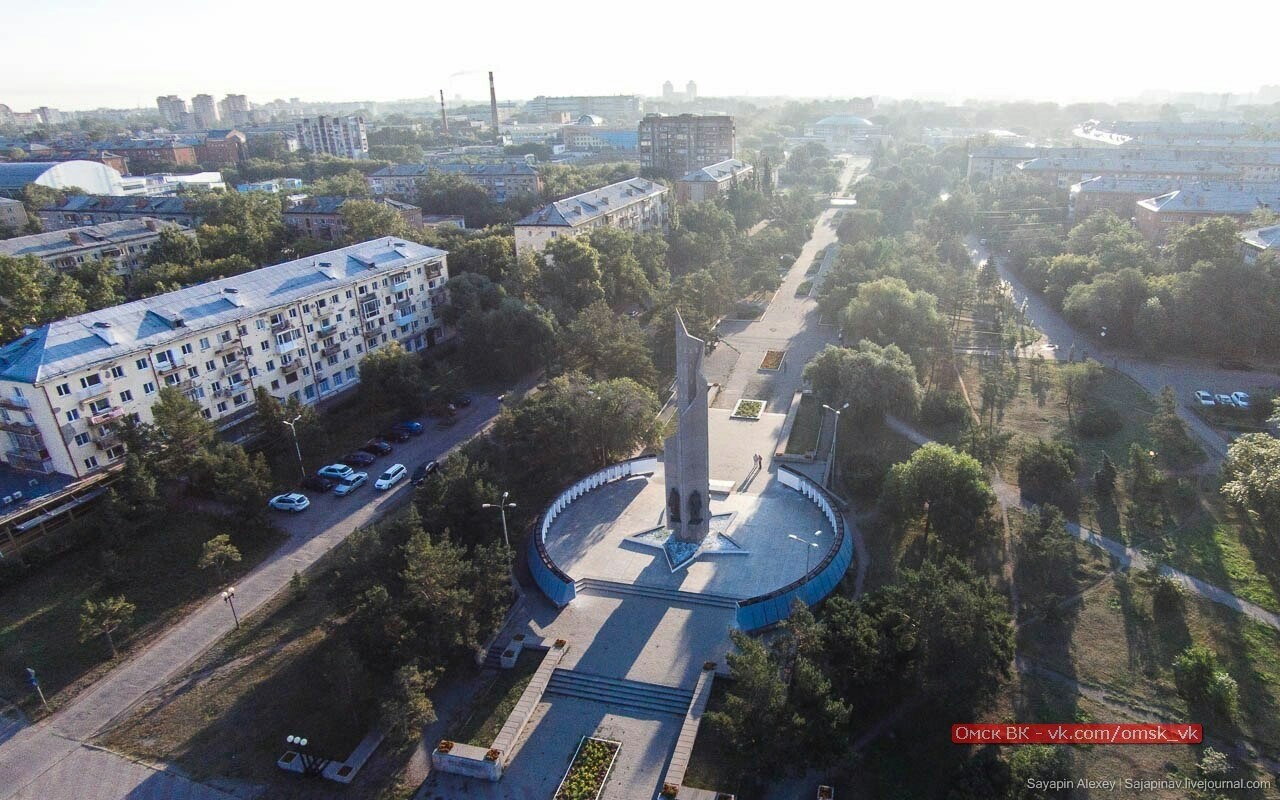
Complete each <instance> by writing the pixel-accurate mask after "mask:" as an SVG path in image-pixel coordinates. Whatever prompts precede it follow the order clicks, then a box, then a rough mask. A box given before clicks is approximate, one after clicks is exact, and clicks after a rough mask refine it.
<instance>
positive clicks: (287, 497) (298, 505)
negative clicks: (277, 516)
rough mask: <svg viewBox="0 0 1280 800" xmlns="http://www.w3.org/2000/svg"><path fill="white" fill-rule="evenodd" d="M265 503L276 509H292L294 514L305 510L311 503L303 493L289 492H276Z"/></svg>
mask: <svg viewBox="0 0 1280 800" xmlns="http://www.w3.org/2000/svg"><path fill="white" fill-rule="evenodd" d="M267 505H269V506H271V507H272V508H274V509H275V510H276V511H292V512H294V513H295V514H296V513H298V512H300V511H306V510H307V508H308V507H309V506H310V505H311V501H310V500H308V499H307V496H306V495H305V494H298V493H297V492H291V493H289V494H278V495H276V496H275V497H273V498H271V500H269V501H268V502H267Z"/></svg>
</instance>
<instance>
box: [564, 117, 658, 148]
mask: <svg viewBox="0 0 1280 800" xmlns="http://www.w3.org/2000/svg"><path fill="white" fill-rule="evenodd" d="M560 138H561V139H563V140H564V146H565V147H566V148H567V149H569V150H572V151H574V152H584V151H585V152H595V151H600V150H619V151H622V152H626V153H636V152H638V151H639V149H640V136H639V133H638V132H637V131H636V129H635V128H634V127H627V128H619V127H617V126H609V125H606V124H605V122H604V119H603V118H601V117H598V116H595V115H592V114H584V115H583V116H581V117H578V120H577V122H575V123H574V124H572V125H565V126H564V127H563V128H561V129H560Z"/></svg>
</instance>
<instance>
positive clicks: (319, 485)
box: [301, 475, 337, 494]
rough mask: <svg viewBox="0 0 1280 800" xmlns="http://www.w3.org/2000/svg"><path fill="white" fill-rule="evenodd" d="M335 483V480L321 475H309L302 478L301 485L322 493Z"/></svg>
mask: <svg viewBox="0 0 1280 800" xmlns="http://www.w3.org/2000/svg"><path fill="white" fill-rule="evenodd" d="M335 483H337V481H336V480H332V479H330V478H326V477H325V476H323V475H310V476H308V477H306V478H303V479H302V484H301V486H302V488H303V489H314V490H315V491H317V492H320V493H322V494H323V493H324V492H327V491H329V490H330V489H332V488H333V485H334V484H335Z"/></svg>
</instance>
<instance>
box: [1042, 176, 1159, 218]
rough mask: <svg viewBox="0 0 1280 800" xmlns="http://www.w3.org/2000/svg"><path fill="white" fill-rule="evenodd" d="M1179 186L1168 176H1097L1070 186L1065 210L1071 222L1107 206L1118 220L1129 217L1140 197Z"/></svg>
mask: <svg viewBox="0 0 1280 800" xmlns="http://www.w3.org/2000/svg"><path fill="white" fill-rule="evenodd" d="M1179 185H1180V181H1178V180H1174V179H1170V178H1115V177H1109V176H1099V177H1097V178H1090V179H1089V180H1087V181H1080V182H1079V183H1077V184H1075V185H1073V186H1072V187H1071V194H1070V199H1069V200H1068V203H1067V205H1068V209H1069V210H1070V217H1071V219H1072V220H1073V221H1076V222H1079V221H1081V220H1084V219H1087V218H1088V217H1089V216H1090V215H1092V214H1093V213H1094V212H1095V211H1101V210H1103V209H1107V210H1109V211H1112V212H1115V215H1116V216H1118V217H1120V219H1132V218H1133V215H1134V214H1135V213H1136V208H1135V204H1136V203H1137V202H1138V201H1139V200H1145V199H1147V198H1148V197H1155V196H1156V195H1161V194H1164V193H1165V192H1169V191H1172V190H1174V189H1176V188H1178V186H1179Z"/></svg>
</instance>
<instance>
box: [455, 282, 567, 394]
mask: <svg viewBox="0 0 1280 800" xmlns="http://www.w3.org/2000/svg"><path fill="white" fill-rule="evenodd" d="M458 330H459V332H460V333H461V334H462V352H463V355H464V358H463V362H464V363H465V364H466V365H467V367H468V368H469V369H470V370H472V372H473V374H474V375H476V376H480V375H486V376H497V377H500V378H512V377H515V376H517V375H524V374H527V373H528V372H530V371H531V370H534V369H536V368H538V367H543V368H546V367H548V366H549V364H550V361H551V354H552V353H553V352H554V350H555V346H556V338H557V334H558V327H557V323H556V320H555V317H554V316H552V315H551V313H550V312H548V311H546V310H545V309H543V308H542V307H541V306H539V305H536V304H534V305H530V304H527V303H525V302H523V301H521V300H519V299H517V298H515V297H502V298H501V299H500V300H499V302H498V304H497V306H496V307H495V308H492V309H488V310H480V309H476V310H474V311H472V312H470V313H467V314H465V315H463V317H462V318H461V319H460V320H459V321H458Z"/></svg>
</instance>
